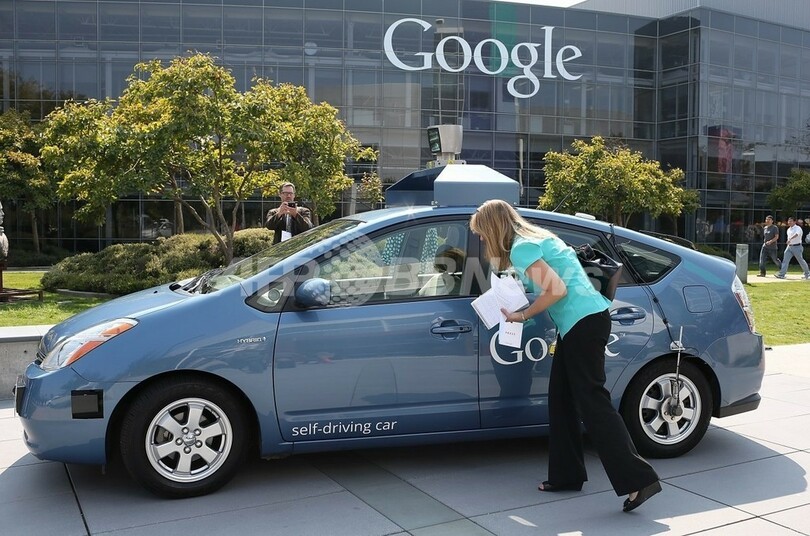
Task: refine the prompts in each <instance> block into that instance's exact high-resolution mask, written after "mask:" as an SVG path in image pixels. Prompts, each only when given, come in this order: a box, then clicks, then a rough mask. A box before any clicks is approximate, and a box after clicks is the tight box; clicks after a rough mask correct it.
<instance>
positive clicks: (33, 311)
mask: <svg viewBox="0 0 810 536" xmlns="http://www.w3.org/2000/svg"><path fill="white" fill-rule="evenodd" d="M790 273H791V274H793V277H796V275H797V273H794V272H790ZM41 277H42V273H38V272H5V273H4V274H3V282H4V284H5V286H6V287H9V288H39V280H40V278H41ZM769 277H772V274H770V275H769ZM748 281H749V283H748V284H747V285H746V286H745V288H746V290H747V291H748V295H749V297H750V298H751V304H752V306H753V308H754V317H755V320H756V327H757V331H759V332H760V333H762V334H763V335H764V336H765V344H767V345H769V346H773V345H780V344H799V343H807V342H810V315H808V314H807V312H806V311H805V310H804V308H805V306H806V305H807V304H810V282H806V281H800V280H796V281H791V282H787V283H762V282H757V277H756V272H753V273H751V274H749V278H748ZM103 301H104V300H103V299H99V298H73V297H66V296H61V295H59V294H52V293H50V292H46V293H45V299H44V300H43V301H41V302H40V301H37V300H26V301H19V302H14V303H0V327H4V326H25V325H35V324H56V323H58V322H60V321H62V320H64V319H66V318H68V317H69V316H72V315H74V314H76V313H79V312H81V311H84V310H85V309H88V308H90V307H93V306H94V305H98V304H99V303H102V302H103Z"/></svg>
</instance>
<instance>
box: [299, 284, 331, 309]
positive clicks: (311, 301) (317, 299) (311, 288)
mask: <svg viewBox="0 0 810 536" xmlns="http://www.w3.org/2000/svg"><path fill="white" fill-rule="evenodd" d="M331 301H332V283H330V282H329V281H328V280H326V279H321V278H319V277H313V278H312V279H308V280H306V281H304V282H303V283H301V284H300V285H298V289H296V291H295V303H296V305H298V306H299V307H322V306H324V305H329V303H330V302H331Z"/></svg>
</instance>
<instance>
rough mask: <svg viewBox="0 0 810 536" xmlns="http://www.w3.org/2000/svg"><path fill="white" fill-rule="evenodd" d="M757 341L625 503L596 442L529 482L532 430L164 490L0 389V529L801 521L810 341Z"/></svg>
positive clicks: (421, 535)
mask: <svg viewBox="0 0 810 536" xmlns="http://www.w3.org/2000/svg"><path fill="white" fill-rule="evenodd" d="M766 355H767V374H766V377H765V380H764V383H763V388H762V391H761V394H762V396H763V401H762V404H761V406H760V408H759V409H758V410H756V411H754V412H750V413H745V414H741V415H736V416H733V417H729V418H726V419H714V420H713V421H712V425H711V427H710V429H709V431H708V433H707V435H706V437H705V438H704V440H703V441H702V442H701V443H700V445H698V446H697V447H696V448H695V449H694V450H693V451H692V452H690V453H689V454H687V455H685V456H682V457H680V458H676V459H668V460H651V463H652V464H653V465H654V466H655V468H656V470H657V471H658V472H659V474H660V475H661V477H662V481H663V487H664V492H663V493H661V494H659V495H658V496H656V497H654V498H653V499H651V500H650V501H649V502H648V503H647V504H645V505H644V506H643V507H641V508H639V509H638V510H637V511H635V512H633V513H630V514H625V513H622V512H621V511H620V507H621V503H622V500H623V498H620V497H616V495H615V494H614V493H613V491H612V490H611V489H610V485H609V483H608V480H607V477H606V476H605V473H604V470H603V469H602V467H601V464H600V463H599V460H598V458H597V457H596V455H595V454H594V453H593V452H589V455H588V456H587V465H588V470H589V475H590V481H589V482H587V483H586V485H585V487H584V488H583V490H582V491H581V492H579V493H574V492H570V493H569V492H564V493H541V492H538V491H537V490H536V485H537V483H538V482H539V481H541V480H542V479H543V478H544V476H545V465H546V461H547V455H548V449H547V442H546V440H545V439H544V438H537V439H522V440H510V441H495V442H480V443H463V444H451V445H442V446H430V447H417V448H408V449H384V450H383V449H380V450H359V451H351V452H344V453H335V454H317V455H301V456H293V457H290V458H286V459H282V460H269V461H255V462H251V463H248V464H246V465H245V467H244V468H243V469H242V470H241V471H240V473H239V475H238V476H237V477H236V478H235V479H234V481H233V482H231V483H230V484H229V485H228V486H226V487H225V488H224V489H222V490H220V491H219V492H217V493H215V494H212V495H209V496H206V497H198V498H194V499H186V500H179V501H167V500H161V499H157V498H155V497H153V496H151V495H149V494H148V493H147V492H145V491H144V490H142V489H141V488H140V487H138V486H137V485H136V484H134V483H133V482H132V481H131V480H130V479H129V477H128V476H127V475H126V474H124V473H123V471H122V470H121V469H119V468H116V467H111V468H109V469H108V471H107V472H106V474H105V473H102V471H101V470H100V468H98V467H84V466H77V465H65V464H61V463H54V462H43V461H39V460H37V459H35V458H33V457H32V456H31V455H30V454H28V453H27V451H26V449H25V447H24V445H23V442H22V439H21V434H22V429H21V426H20V423H19V421H18V420H17V418H16V417H14V415H13V410H12V403H11V401H10V400H5V401H0V534H3V535H4V536H14V535H18V534H19V535H25V536H28V535H36V536H39V535H51V534H52V535H59V536H73V535H75V536H87V535H94V536H95V535H102V534H105V535H107V534H109V535H141V534H143V535H149V536H152V535H154V534H161V535H175V534H177V535H184V536H185V535H187V534H190V533H192V534H193V533H201V534H217V533H225V534H230V533H238V534H240V535H243V536H248V535H254V534H256V535H259V534H261V535H285V536H287V535H310V534H311V535H318V536H320V535H330V536H331V535H336V536H340V535H346V536H372V535H405V534H411V535H414V536H437V535H442V536H454V535H465V536H466V535H492V534H497V535H509V536H512V535H522V534H527V535H529V534H530V535H546V534H549V535H550V534H555V535H561V534H565V535H572V534H581V535H599V536H603V535H607V536H609V535H622V536H628V535H629V536H635V535H645V536H647V535H651V534H677V535H687V534H701V535H711V536H722V535H735V536H736V535H738V534H758V535H774V536H780V535H793V536H795V535H796V534H805V535H810V489H808V483H809V482H810V477H808V471H810V434H808V433H807V430H808V428H810V365H809V364H808V363H809V361H808V360H810V357H809V355H810V344H804V345H795V346H781V347H775V348H774V349H772V350H769V351H768V352H767V354H766Z"/></svg>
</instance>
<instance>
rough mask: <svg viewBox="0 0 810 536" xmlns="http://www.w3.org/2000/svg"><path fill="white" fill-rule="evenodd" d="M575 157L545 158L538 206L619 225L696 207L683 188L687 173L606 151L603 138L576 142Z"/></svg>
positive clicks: (622, 150)
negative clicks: (585, 214)
mask: <svg viewBox="0 0 810 536" xmlns="http://www.w3.org/2000/svg"><path fill="white" fill-rule="evenodd" d="M571 148H572V149H573V152H571V153H569V152H567V151H565V152H561V153H558V152H554V151H550V152H548V153H546V156H545V162H546V165H545V173H546V192H545V195H543V197H541V198H540V207H539V208H543V209H546V210H553V209H555V208H557V207H558V206H559V208H558V210H560V211H562V212H568V213H574V212H577V211H581V212H588V213H590V214H594V215H598V216H600V217H603V218H605V219H606V220H608V221H612V222H614V223H617V224H619V225H624V222H626V221H627V220H628V218H630V216H631V215H633V214H635V213H642V212H646V213H649V214H650V215H651V216H653V217H658V216H660V215H661V214H667V215H672V216H677V215H678V214H680V213H681V212H683V211H693V210H695V209H696V208H697V206H698V196H697V192H695V191H693V190H685V189H684V188H683V187H681V186H679V184H680V183H682V182H683V176H684V175H683V171H681V170H680V169H671V170H669V171H664V170H662V169H661V165H660V163H659V162H657V161H655V160H645V159H644V158H643V156H642V155H641V153H640V152H637V151H631V150H630V149H629V148H628V147H626V146H623V145H619V144H616V145H612V146H608V145H607V144H606V143H605V140H604V139H602V138H601V137H599V136H596V137H594V138H593V139H592V140H591V141H590V142H587V141H584V140H576V141H574V142H573V143H572V144H571Z"/></svg>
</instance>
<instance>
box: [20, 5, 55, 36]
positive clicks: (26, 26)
mask: <svg viewBox="0 0 810 536" xmlns="http://www.w3.org/2000/svg"><path fill="white" fill-rule="evenodd" d="M16 5H17V39H56V4H55V3H54V2H31V1H25V0H20V1H19V2H17V4H16Z"/></svg>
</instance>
